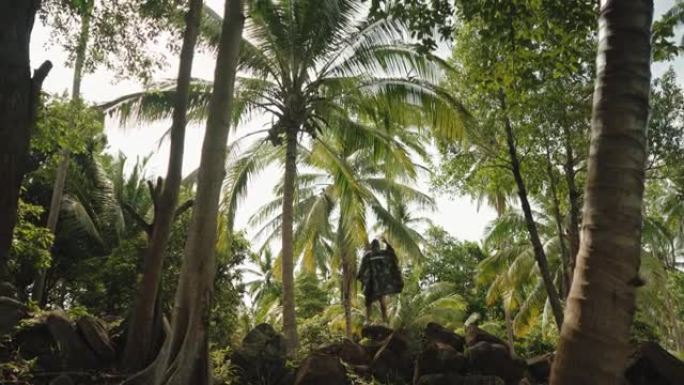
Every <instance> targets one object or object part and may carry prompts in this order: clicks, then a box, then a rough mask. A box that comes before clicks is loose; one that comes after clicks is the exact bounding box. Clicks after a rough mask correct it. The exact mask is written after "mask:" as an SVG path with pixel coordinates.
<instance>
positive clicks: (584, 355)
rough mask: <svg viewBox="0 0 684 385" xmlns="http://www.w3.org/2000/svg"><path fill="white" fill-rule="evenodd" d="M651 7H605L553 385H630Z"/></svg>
mask: <svg viewBox="0 0 684 385" xmlns="http://www.w3.org/2000/svg"><path fill="white" fill-rule="evenodd" d="M652 18H653V1H652V0H632V1H625V0H602V1H601V13H600V17H599V36H598V41H599V44H598V54H597V60H596V62H597V78H596V83H595V89H594V103H593V114H592V123H591V131H592V135H591V146H590V149H589V164H588V172H587V184H586V187H585V194H584V209H583V217H582V237H581V240H580V251H579V254H578V256H577V266H576V267H575V276H574V280H573V284H572V288H571V289H570V296H569V297H568V307H567V312H566V321H565V323H564V324H563V328H562V331H561V335H560V343H559V346H558V353H557V355H556V358H555V360H554V365H553V368H552V374H551V383H552V384H553V385H570V384H572V385H589V384H621V383H622V381H623V371H624V369H625V364H626V362H627V358H628V354H629V352H630V349H629V333H630V327H631V324H632V319H633V316H634V311H635V295H636V286H638V285H639V282H640V279H639V278H638V272H639V264H640V254H641V225H642V217H641V214H642V201H643V191H644V174H645V171H644V167H645V163H646V125H647V122H648V112H649V92H650V80H651V73H650V64H651V63H650V58H651V22H652Z"/></svg>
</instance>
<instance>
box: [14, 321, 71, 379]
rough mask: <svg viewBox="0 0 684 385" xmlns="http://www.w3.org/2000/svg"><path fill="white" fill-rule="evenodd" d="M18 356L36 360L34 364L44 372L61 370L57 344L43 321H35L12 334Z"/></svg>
mask: <svg viewBox="0 0 684 385" xmlns="http://www.w3.org/2000/svg"><path fill="white" fill-rule="evenodd" d="M14 342H15V343H16V345H17V352H18V354H19V356H20V357H21V358H23V359H26V360H33V359H35V360H36V366H37V367H38V368H40V369H42V370H43V371H46V372H56V371H59V370H62V359H61V357H60V356H59V346H58V345H57V341H55V339H54V337H53V336H52V333H50V330H49V329H48V327H47V325H46V324H45V323H42V322H41V323H37V324H34V325H31V326H28V327H26V328H23V329H22V330H20V331H19V332H18V333H17V334H16V335H15V336H14Z"/></svg>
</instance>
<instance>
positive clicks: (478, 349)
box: [466, 341, 526, 385]
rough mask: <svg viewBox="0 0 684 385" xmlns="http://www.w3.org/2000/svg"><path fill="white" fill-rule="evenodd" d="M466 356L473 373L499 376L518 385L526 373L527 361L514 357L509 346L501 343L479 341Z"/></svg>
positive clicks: (508, 382)
mask: <svg viewBox="0 0 684 385" xmlns="http://www.w3.org/2000/svg"><path fill="white" fill-rule="evenodd" d="M466 356H467V357H468V369H469V371H470V372H471V373H473V374H482V375H492V376H497V377H500V378H501V379H503V380H504V382H505V383H506V384H508V385H512V384H516V385H517V384H518V382H519V381H520V380H521V379H522V378H523V377H524V375H525V369H526V365H525V362H524V361H522V360H519V359H515V358H512V357H511V355H510V354H509V352H508V348H507V347H506V346H504V345H501V344H492V343H489V342H486V341H481V342H478V343H477V344H475V345H473V346H471V347H470V348H468V349H467V350H466Z"/></svg>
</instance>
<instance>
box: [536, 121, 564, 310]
mask: <svg viewBox="0 0 684 385" xmlns="http://www.w3.org/2000/svg"><path fill="white" fill-rule="evenodd" d="M542 135H543V136H544V146H545V150H546V154H545V155H546V173H547V174H548V177H549V187H550V188H551V202H552V204H553V216H554V219H555V221H556V230H557V232H558V242H559V246H560V252H561V266H562V269H563V279H562V280H561V283H562V286H563V287H562V288H561V290H560V292H561V293H562V295H563V298H567V297H568V291H570V271H569V269H570V253H569V251H568V248H567V246H566V244H565V234H564V233H563V216H562V215H561V211H560V199H559V198H558V180H557V179H556V174H554V172H553V163H552V162H551V144H550V143H549V137H548V136H547V135H546V134H542Z"/></svg>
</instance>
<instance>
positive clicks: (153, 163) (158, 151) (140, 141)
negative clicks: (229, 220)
mask: <svg viewBox="0 0 684 385" xmlns="http://www.w3.org/2000/svg"><path fill="white" fill-rule="evenodd" d="M206 2H207V3H208V4H209V5H210V6H211V7H212V8H213V9H215V10H216V11H218V12H219V13H220V14H222V9H223V1H222V0H206ZM673 3H674V0H655V5H656V15H660V14H662V13H663V12H664V11H665V10H667V9H669V7H670V6H671V5H672V4H673ZM49 36H50V31H49V30H48V29H46V28H45V27H43V26H42V25H40V23H38V22H37V24H36V27H35V30H34V33H33V41H32V46H31V59H32V62H33V66H34V67H37V66H38V65H39V64H40V63H41V62H42V61H44V60H48V59H49V60H51V61H52V62H53V64H54V66H55V67H54V68H53V70H52V72H51V73H50V75H49V76H48V78H47V79H46V80H45V83H44V89H45V90H46V91H47V92H51V93H63V92H65V91H68V90H69V89H70V87H71V81H72V78H71V77H72V71H71V69H70V68H67V67H66V65H65V61H66V54H65V53H64V51H63V50H61V49H60V48H59V47H55V46H47V44H46V43H47V41H48V38H49ZM444 51H445V52H447V53H448V49H445V50H444ZM168 61H169V63H168V65H167V66H166V68H165V69H164V70H163V71H161V72H160V73H158V74H157V76H156V77H155V78H156V79H168V78H175V77H176V74H177V68H178V63H177V62H178V59H177V58H176V57H172V56H169V57H168ZM669 65H670V64H658V65H654V67H653V74H654V76H658V75H659V74H660V73H662V72H663V71H664V69H666V68H667V67H668V66H669ZM674 65H675V68H676V70H677V72H678V75H679V79H680V81H682V82H684V57H681V56H680V58H679V59H678V60H677V61H676V62H675V63H674ZM213 71H214V58H213V57H211V56H210V55H207V54H197V55H196V59H195V63H194V66H193V76H194V77H198V78H204V79H212V78H213ZM141 88H142V87H141V85H140V84H138V83H137V82H135V81H122V82H115V80H114V74H113V73H111V72H108V71H105V70H98V71H96V72H95V73H93V74H88V75H86V76H85V78H84V80H83V85H82V88H81V89H82V95H83V97H84V98H85V99H86V100H88V101H90V102H105V101H109V100H112V99H114V98H116V97H118V96H121V95H124V94H127V93H131V92H135V91H139V90H140V89H141ZM169 126H170V122H169V121H165V122H159V123H156V124H151V125H145V126H144V127H130V128H126V129H125V130H123V129H121V128H120V127H119V126H118V124H116V122H114V121H108V122H107V127H106V130H107V135H108V137H109V148H108V151H109V152H111V153H113V154H115V153H117V152H119V151H121V152H123V153H124V154H126V156H128V158H129V159H131V160H132V161H134V160H135V158H136V157H137V156H140V157H142V156H145V155H148V154H150V153H154V155H153V156H152V158H151V160H150V163H149V165H150V167H149V170H148V172H149V173H150V174H152V175H164V174H165V172H166V164H167V161H168V151H169V149H168V143H166V144H165V145H163V146H161V148H157V141H158V139H159V137H160V136H161V135H162V133H164V132H165V131H166V130H167V129H168V127H169ZM260 128H262V127H261V126H260V125H259V124H258V123H256V124H254V125H253V126H251V127H244V128H241V130H240V131H239V132H238V133H237V134H235V135H232V136H231V139H234V138H236V137H238V136H241V135H242V134H244V133H246V132H249V131H250V130H255V129H260ZM203 136H204V127H203V125H196V126H190V127H188V129H187V135H186V147H185V148H186V152H185V158H184V165H183V169H184V172H185V173H189V172H191V171H192V170H194V169H196V168H197V166H198V165H199V159H200V149H201V146H202V139H203ZM280 175H282V170H278V169H275V168H273V169H269V170H267V171H266V172H264V174H262V175H261V176H260V177H258V178H255V179H254V180H252V181H251V185H250V186H249V196H248V197H247V199H246V200H245V201H244V202H243V205H242V206H241V207H242V208H241V210H240V212H239V213H238V217H237V218H236V227H237V228H241V227H244V226H245V225H246V222H247V219H248V218H249V216H250V215H251V214H253V213H254V212H255V210H256V209H257V208H258V207H260V206H261V205H262V204H264V203H266V202H268V201H269V200H270V199H271V198H272V194H271V188H272V185H273V181H274V180H278V178H279V177H280ZM418 187H420V188H421V189H423V190H424V191H427V190H428V189H429V180H428V178H423V179H421V180H420V182H419V184H418ZM436 199H437V206H438V210H437V211H435V212H430V213H422V214H423V215H425V216H428V217H429V218H431V219H432V220H433V222H434V223H435V224H437V225H440V226H442V227H444V228H445V229H446V230H447V231H449V232H450V233H451V234H452V235H454V236H455V237H457V238H459V239H466V240H479V239H480V238H481V235H482V232H483V230H484V228H485V226H486V224H487V223H488V222H489V221H490V220H492V219H493V218H494V211H493V210H491V209H489V208H487V207H482V208H480V209H479V210H478V209H477V207H476V205H475V203H473V202H471V201H470V199H468V198H463V197H458V196H437V197H436ZM250 233H251V231H250Z"/></svg>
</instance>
